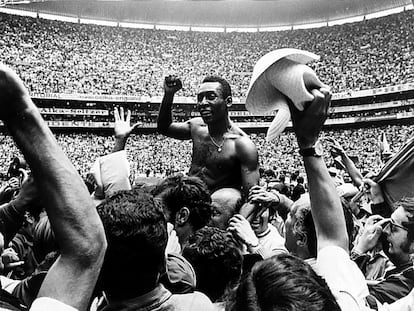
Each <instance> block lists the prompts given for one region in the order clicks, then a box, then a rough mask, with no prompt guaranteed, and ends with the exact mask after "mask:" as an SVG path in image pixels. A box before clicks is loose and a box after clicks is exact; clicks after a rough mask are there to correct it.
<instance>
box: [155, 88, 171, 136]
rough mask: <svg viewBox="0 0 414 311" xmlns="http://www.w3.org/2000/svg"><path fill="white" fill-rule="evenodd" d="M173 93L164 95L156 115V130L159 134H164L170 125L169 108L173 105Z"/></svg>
mask: <svg viewBox="0 0 414 311" xmlns="http://www.w3.org/2000/svg"><path fill="white" fill-rule="evenodd" d="M173 99H174V93H165V94H164V97H163V99H162V102H161V105H160V111H159V114H158V120H157V128H158V131H159V132H161V133H165V132H166V130H167V129H168V127H169V126H170V124H171V123H172V112H171V106H172V104H173Z"/></svg>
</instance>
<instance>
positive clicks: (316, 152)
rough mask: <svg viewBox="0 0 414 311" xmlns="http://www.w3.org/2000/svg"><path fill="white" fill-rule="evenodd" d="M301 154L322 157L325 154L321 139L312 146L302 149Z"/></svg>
mask: <svg viewBox="0 0 414 311" xmlns="http://www.w3.org/2000/svg"><path fill="white" fill-rule="evenodd" d="M299 154H300V155H301V156H302V157H317V158H320V157H321V156H322V155H323V148H322V144H321V142H320V141H319V140H317V141H316V143H315V144H314V145H313V146H312V147H310V148H305V149H300V150H299Z"/></svg>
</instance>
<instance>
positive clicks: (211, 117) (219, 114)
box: [197, 82, 227, 124]
mask: <svg viewBox="0 0 414 311" xmlns="http://www.w3.org/2000/svg"><path fill="white" fill-rule="evenodd" d="M197 108H198V110H199V111H200V115H201V118H203V121H204V122H205V123H207V124H208V123H211V122H215V121H217V120H220V119H223V118H224V117H227V105H226V99H225V98H223V94H222V90H221V84H220V83H219V82H204V83H202V84H201V86H200V88H199V90H198V93H197Z"/></svg>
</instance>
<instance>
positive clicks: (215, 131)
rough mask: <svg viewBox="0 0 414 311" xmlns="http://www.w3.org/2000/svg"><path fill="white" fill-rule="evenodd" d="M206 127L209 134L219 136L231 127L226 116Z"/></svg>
mask: <svg viewBox="0 0 414 311" xmlns="http://www.w3.org/2000/svg"><path fill="white" fill-rule="evenodd" d="M207 127H208V133H209V134H210V136H220V135H223V134H225V133H226V132H227V131H228V130H229V129H230V128H231V121H230V119H229V118H228V117H227V118H225V119H223V120H220V121H219V122H216V123H214V124H208V125H207Z"/></svg>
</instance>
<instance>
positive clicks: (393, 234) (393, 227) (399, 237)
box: [384, 206, 412, 265]
mask: <svg viewBox="0 0 414 311" xmlns="http://www.w3.org/2000/svg"><path fill="white" fill-rule="evenodd" d="M408 216H409V213H407V212H406V211H405V210H404V208H403V207H401V206H400V207H398V208H397V209H396V210H395V211H394V213H392V215H391V222H390V223H389V224H387V225H386V226H385V228H384V233H385V235H386V237H387V242H388V243H389V244H388V251H387V253H388V255H389V257H390V259H391V261H392V262H393V263H394V264H396V265H398V264H403V263H406V262H407V260H409V254H410V246H411V244H412V243H411V242H410V241H408V229H406V228H404V226H403V225H402V224H403V222H407V221H408Z"/></svg>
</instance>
